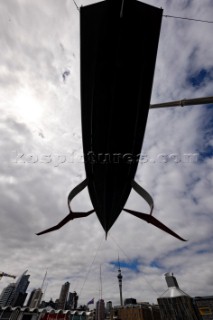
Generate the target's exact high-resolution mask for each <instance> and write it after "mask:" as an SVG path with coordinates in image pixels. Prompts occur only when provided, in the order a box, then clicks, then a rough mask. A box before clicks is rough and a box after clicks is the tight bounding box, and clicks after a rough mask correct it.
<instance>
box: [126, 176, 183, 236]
mask: <svg viewBox="0 0 213 320" xmlns="http://www.w3.org/2000/svg"><path fill="white" fill-rule="evenodd" d="M132 188H133V189H134V190H135V191H136V192H137V193H138V194H139V195H140V196H141V197H142V198H143V199H144V200H146V202H147V203H148V204H149V206H150V214H146V213H142V212H138V211H134V210H129V209H125V208H124V209H123V210H124V211H126V212H128V213H130V214H132V215H134V216H136V217H137V218H140V219H142V220H145V221H146V222H148V223H151V224H153V225H154V226H155V227H157V228H159V229H161V230H163V231H165V232H167V233H169V234H170V235H172V236H173V237H175V238H177V239H179V240H181V241H186V240H185V239H183V238H181V237H180V236H179V235H178V234H177V233H175V232H174V231H172V230H171V229H169V228H168V227H167V226H165V224H163V223H162V222H160V221H159V220H157V219H156V218H154V217H153V216H152V212H153V209H154V201H153V199H152V197H151V196H150V194H149V193H148V192H147V191H146V190H144V189H143V188H142V187H141V186H140V185H139V184H138V183H137V182H135V181H134V180H133V181H132Z"/></svg>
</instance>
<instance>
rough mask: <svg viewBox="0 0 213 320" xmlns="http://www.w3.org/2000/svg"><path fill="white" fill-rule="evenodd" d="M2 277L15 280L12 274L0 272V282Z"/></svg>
mask: <svg viewBox="0 0 213 320" xmlns="http://www.w3.org/2000/svg"><path fill="white" fill-rule="evenodd" d="M2 277H10V278H14V279H15V278H16V276H14V275H13V274H8V273H5V272H2V271H0V280H1V278H2Z"/></svg>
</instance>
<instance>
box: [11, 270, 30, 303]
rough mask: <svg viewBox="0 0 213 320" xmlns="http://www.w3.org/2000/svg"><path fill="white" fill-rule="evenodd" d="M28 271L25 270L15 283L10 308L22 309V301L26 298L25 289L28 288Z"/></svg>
mask: <svg viewBox="0 0 213 320" xmlns="http://www.w3.org/2000/svg"><path fill="white" fill-rule="evenodd" d="M27 271H28V270H26V271H25V272H24V273H23V274H22V275H21V276H20V277H19V278H18V280H17V281H16V284H15V290H14V293H13V298H12V302H11V306H12V307H16V306H19V307H23V305H24V301H25V299H26V297H27V293H26V291H27V288H28V286H29V283H30V281H29V277H30V275H29V274H26V273H27Z"/></svg>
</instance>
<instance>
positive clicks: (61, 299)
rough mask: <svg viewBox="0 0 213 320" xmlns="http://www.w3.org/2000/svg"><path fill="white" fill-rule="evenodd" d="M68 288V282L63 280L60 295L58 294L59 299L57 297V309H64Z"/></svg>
mask: <svg viewBox="0 0 213 320" xmlns="http://www.w3.org/2000/svg"><path fill="white" fill-rule="evenodd" d="M69 289H70V283H69V282H65V283H64V284H63V285H62V287H61V292H60V296H59V299H58V305H57V309H62V310H64V309H65V307H66V302H67V298H68V293H69Z"/></svg>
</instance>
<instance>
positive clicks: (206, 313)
mask: <svg viewBox="0 0 213 320" xmlns="http://www.w3.org/2000/svg"><path fill="white" fill-rule="evenodd" d="M194 304H195V307H196V309H197V313H198V314H199V317H200V318H199V319H202V320H212V319H213V296H207V297H195V298H194Z"/></svg>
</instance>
